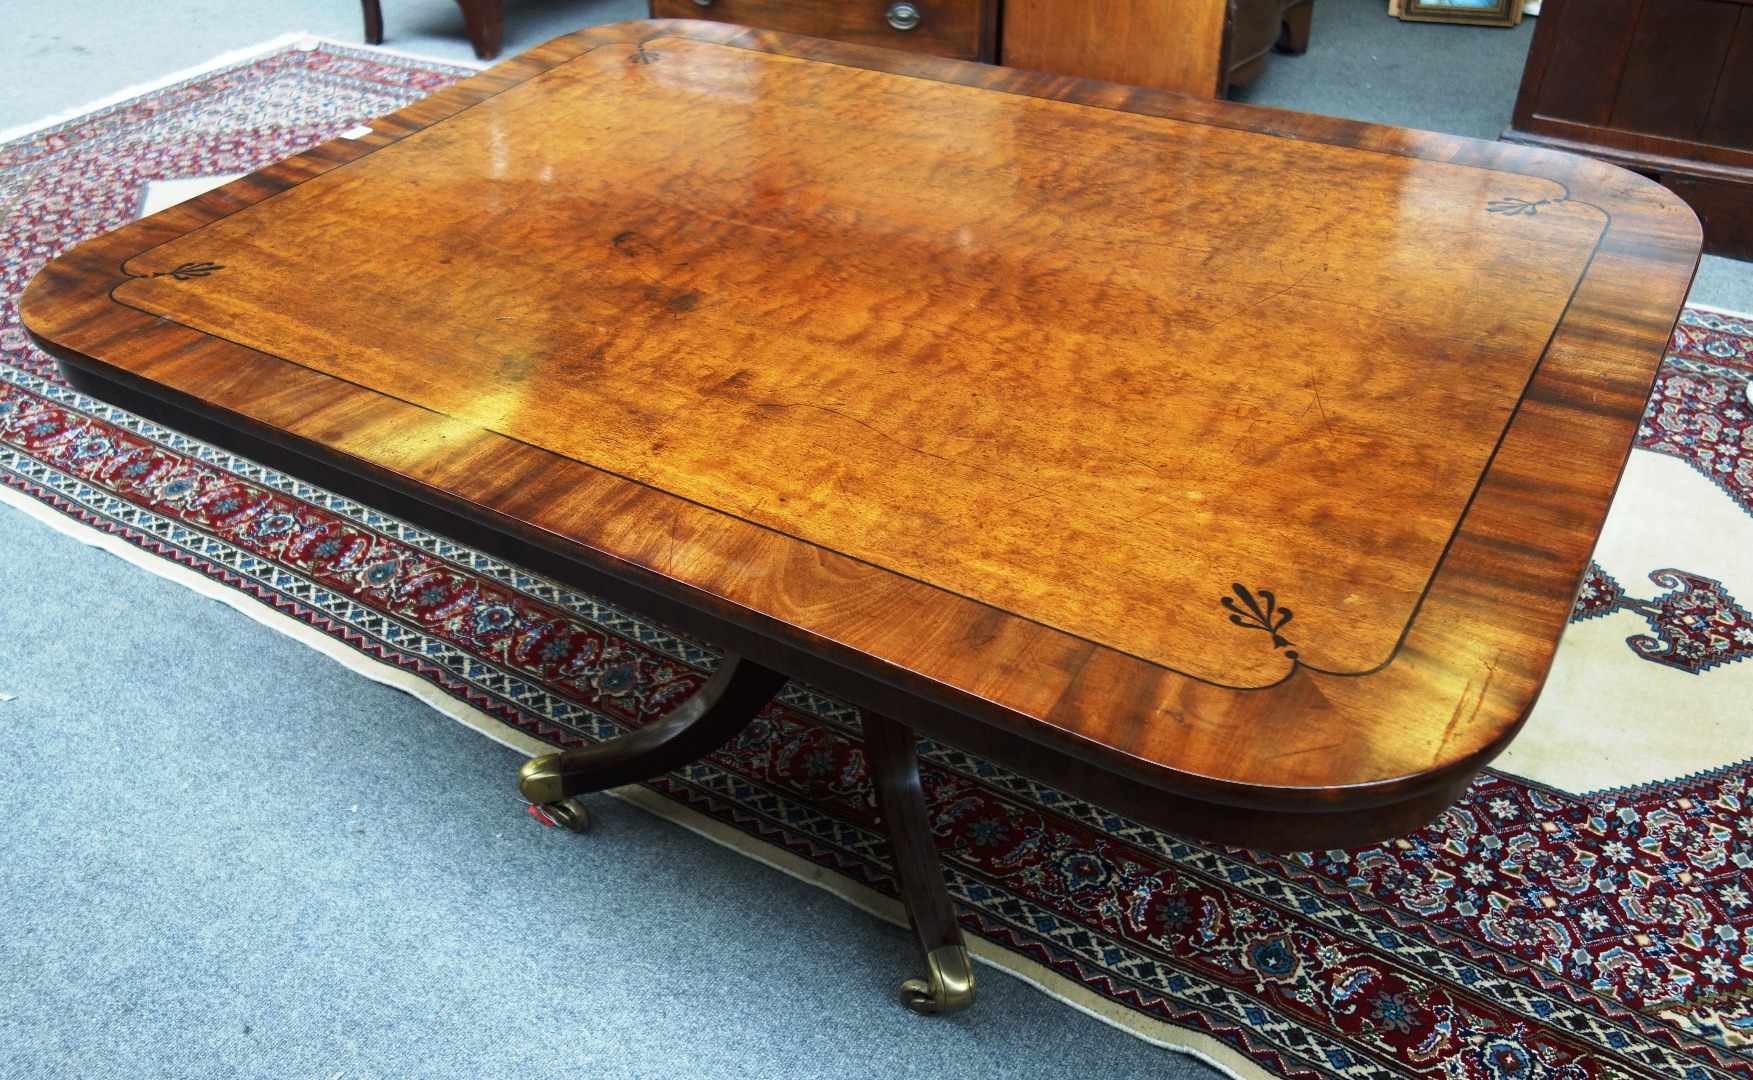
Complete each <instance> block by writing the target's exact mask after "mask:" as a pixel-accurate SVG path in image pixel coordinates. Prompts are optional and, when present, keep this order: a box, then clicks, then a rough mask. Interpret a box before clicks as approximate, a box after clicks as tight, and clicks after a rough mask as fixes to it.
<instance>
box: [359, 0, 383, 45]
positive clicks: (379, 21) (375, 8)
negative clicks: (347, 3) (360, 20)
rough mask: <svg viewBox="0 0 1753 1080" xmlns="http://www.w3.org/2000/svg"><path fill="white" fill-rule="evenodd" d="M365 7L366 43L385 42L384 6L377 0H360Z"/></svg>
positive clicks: (380, 43) (377, 43) (379, 43)
mask: <svg viewBox="0 0 1753 1080" xmlns="http://www.w3.org/2000/svg"><path fill="white" fill-rule="evenodd" d="M359 2H360V4H361V5H362V6H363V7H364V8H365V43H366V44H367V45H382V44H383V8H382V6H380V5H379V4H378V2H377V0H359Z"/></svg>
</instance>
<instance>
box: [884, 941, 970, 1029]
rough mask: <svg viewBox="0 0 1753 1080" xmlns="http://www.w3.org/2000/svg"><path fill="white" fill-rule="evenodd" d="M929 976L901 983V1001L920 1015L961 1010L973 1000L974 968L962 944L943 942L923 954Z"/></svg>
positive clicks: (933, 1014)
mask: <svg viewBox="0 0 1753 1080" xmlns="http://www.w3.org/2000/svg"><path fill="white" fill-rule="evenodd" d="M925 970H926V972H927V973H928V975H929V977H928V978H925V979H908V980H907V981H906V982H904V983H902V984H901V1004H903V1005H905V1006H907V1008H909V1009H911V1010H913V1011H914V1012H916V1013H918V1014H919V1015H921V1016H936V1015H938V1014H940V1013H953V1012H961V1011H962V1010H963V1009H965V1008H967V1007H968V1006H970V1005H972V1004H974V968H973V966H972V965H971V964H970V963H969V961H968V950H967V947H966V946H962V945H945V946H942V947H941V948H936V949H933V950H931V953H930V954H929V955H928V956H926V958H925Z"/></svg>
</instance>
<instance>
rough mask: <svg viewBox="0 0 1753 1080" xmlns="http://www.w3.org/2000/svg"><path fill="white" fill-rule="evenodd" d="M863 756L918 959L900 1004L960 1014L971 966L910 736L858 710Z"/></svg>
mask: <svg viewBox="0 0 1753 1080" xmlns="http://www.w3.org/2000/svg"><path fill="white" fill-rule="evenodd" d="M864 754H865V760H866V762H868V763H869V765H870V774H871V780H872V782H873V783H874V784H875V785H876V795H877V810H878V812H880V813H881V814H882V818H883V824H884V825H885V826H886V827H887V829H888V832H889V851H890V853H891V854H892V855H893V857H894V860H895V877H896V878H897V879H899V881H900V884H901V900H902V902H903V903H905V904H906V905H907V921H908V922H909V923H911V924H912V927H913V934H914V936H915V937H916V938H918V940H919V950H920V952H922V953H923V954H924V956H925V970H926V978H924V979H908V980H907V981H906V982H904V983H902V984H901V1004H903V1005H905V1006H907V1007H908V1008H909V1009H912V1010H913V1011H914V1012H916V1013H921V1014H924V1015H930V1014H933V1013H952V1012H960V1011H962V1010H963V1009H966V1008H967V1007H968V1006H970V1005H972V1004H974V969H973V967H972V965H971V964H970V963H969V960H968V947H967V946H966V945H965V944H963V943H962V928H961V927H960V926H958V925H957V924H956V911H955V908H954V906H953V905H952V904H951V903H950V893H949V889H947V888H946V887H945V886H944V880H943V867H942V866H940V865H939V864H938V861H937V844H936V843H935V842H934V841H933V840H932V835H931V821H930V818H929V817H928V816H927V812H926V809H925V792H924V790H923V789H921V788H920V786H919V744H918V739H917V736H915V735H914V734H913V729H912V728H910V727H908V726H906V725H905V724H899V723H896V722H895V721H893V720H890V719H888V718H887V717H883V716H878V715H877V714H875V713H873V712H869V711H866V712H865V714H864Z"/></svg>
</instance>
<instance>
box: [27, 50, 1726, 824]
mask: <svg viewBox="0 0 1753 1080" xmlns="http://www.w3.org/2000/svg"><path fill="white" fill-rule="evenodd" d="M374 127H375V132H374V134H372V135H370V136H368V137H366V138H364V139H362V140H359V141H356V142H347V141H337V142H333V143H329V144H326V145H324V146H322V147H319V148H317V149H316V150H313V151H311V152H309V153H307V154H304V155H300V156H299V157H297V158H294V159H292V160H291V161H288V162H286V163H283V164H281V165H278V166H275V167H273V168H271V169H268V170H265V171H263V172H261V173H257V174H255V175H253V176H251V177H248V178H245V179H243V180H240V181H237V182H235V183H233V184H230V185H227V186H226V187H225V188H223V189H221V190H219V191H217V192H215V193H212V194H209V195H207V196H204V197H202V198H200V199H197V200H195V201H193V202H191V203H188V204H185V205H183V206H181V207H177V208H175V209H173V210H170V211H167V212H165V213H163V214H160V215H158V216H156V217H154V218H151V219H149V220H147V221H145V222H141V223H138V224H136V225H133V226H129V227H127V228H124V229H122V230H119V231H118V232H116V233H112V234H110V235H108V236H106V237H103V238H101V239H99V240H96V241H93V242H91V243H88V244H86V245H84V246H82V247H80V248H79V249H77V250H75V251H74V252H72V253H70V254H68V255H67V256H64V257H63V258H61V259H60V260H58V261H57V262H55V263H54V264H52V265H51V266H50V267H49V268H48V270H46V271H45V272H44V274H43V275H42V276H41V277H39V278H38V279H37V281H35V282H34V283H33V284H32V286H31V287H30V289H29V291H28V292H27V294H26V297H25V301H24V317H25V321H26V324H27V326H28V327H29V329H30V330H31V332H32V333H33V334H34V335H36V337H37V338H38V339H39V340H40V341H42V342H43V344H44V345H45V347H46V348H49V349H50V350H51V351H53V352H55V353H56V354H57V355H59V356H60V357H61V358H62V359H63V361H64V363H65V365H66V369H67V371H68V373H69V377H70V378H71V379H73V380H74V381H75V382H76V383H77V384H78V385H81V386H84V387H86V388H88V389H90V390H92V391H93V392H96V393H101V394H104V395H106V396H110V397H112V398H113V399H117V400H121V401H124V402H126V403H129V404H130V407H138V408H139V409H140V410H141V411H144V412H147V413H148V414H149V415H154V416H158V417H160V418H163V419H168V420H170V421H171V422H183V423H186V424H187V425H188V426H189V427H191V428H193V429H195V430H196V431H197V432H198V433H201V434H204V435H206V436H208V437H212V438H216V439H218V440H219V441H222V442H226V443H227V444H228V445H244V444H247V445H249V446H250V447H251V448H252V450H253V451H254V452H256V453H258V455H259V456H264V457H267V458H269V459H270V460H274V461H277V462H280V463H284V464H285V467H287V468H289V469H290V470H291V471H294V472H302V473H303V474H304V475H309V476H311V477H312V478H313V479H320V480H322V481H323V482H325V483H329V484H331V485H332V486H337V487H340V488H342V489H343V490H346V491H348V492H349V493H357V494H359V495H360V496H361V497H370V498H371V499H372V500H373V501H374V502H375V503H376V504H378V505H386V506H393V507H395V508H396V509H397V512H400V513H405V514H407V515H408V516H410V517H413V518H414V519H415V520H418V521H421V522H423V523H427V524H430V525H432V526H433V527H437V528H446V529H448V530H450V531H451V532H452V533H453V534H460V535H461V536H462V537H463V538H465V539H468V540H470V541H471V542H476V543H479V544H481V545H482V546H484V547H487V548H488V549H489V550H494V551H498V552H501V553H505V554H508V555H510V556H512V557H516V558H519V559H521V560H522V561H524V562H526V563H530V564H532V565H535V566H537V567H538V568H542V569H547V570H549V571H550V572H554V573H557V574H560V575H562V576H565V577H566V578H567V580H570V581H573V582H574V583H576V584H579V585H581V586H584V587H588V588H592V589H596V590H598V591H601V592H604V593H606V594H608V595H609V596H611V597H612V598H616V599H621V600H624V601H626V602H632V603H635V604H637V605H640V606H642V607H644V608H645V609H646V610H648V611H651V612H652V613H653V614H656V615H659V616H660V617H663V618H666V619H668V620H670V621H672V622H675V623H677V624H678V625H681V626H683V627H685V628H688V629H691V630H694V631H696V632H699V633H702V634H704V635H706V636H707V637H709V638H712V639H714V640H717V641H720V642H722V643H723V644H725V645H726V646H728V647H731V648H734V649H736V650H737V651H738V652H739V653H741V654H743V655H745V656H748V657H750V658H751V660H753V661H755V662H758V663H760V664H762V665H765V666H767V667H771V668H774V669H775V670H779V671H784V672H785V673H787V674H788V675H792V676H794V677H798V678H802V679H806V680H808V681H811V682H814V683H816V684H818V685H821V686H823V687H824V688H825V689H828V690H831V691H834V692H836V693H840V694H844V695H846V696H848V697H850V698H852V699H853V700H855V701H858V702H859V703H860V704H863V705H866V706H869V707H871V708H873V709H876V710H879V711H881V712H884V713H886V714H888V715H894V716H901V717H905V718H906V721H907V723H908V724H910V725H911V726H914V727H917V728H918V729H920V730H921V731H923V732H925V733H927V734H930V735H934V736H941V737H943V738H945V739H946V740H947V741H950V742H955V743H960V744H962V745H966V746H968V747H969V748H970V749H975V750H978V751H979V752H982V753H987V754H990V755H991V756H993V757H995V758H997V759H999V760H1001V761H1005V762H1008V763H1010V764H1012V765H1014V766H1016V767H1019V768H1022V769H1024V770H1025V771H1029V772H1033V773H1035V774H1037V775H1039V776H1041V777H1042V778H1043V779H1046V780H1048V781H1053V782H1059V783H1062V784H1063V785H1064V786H1067V787H1069V788H1071V789H1072V790H1077V791H1081V792H1084V793H1086V794H1090V795H1092V796H1093V797H1095V798H1097V799H1098V800H1101V799H1103V798H1104V797H1105V796H1106V797H1109V802H1110V804H1113V805H1120V806H1121V807H1122V808H1123V809H1124V810H1125V812H1128V813H1133V814H1136V815H1137V816H1140V817H1143V818H1145V819H1146V820H1151V821H1154V822H1157V823H1159V824H1167V825H1171V826H1172V827H1177V828H1181V829H1183V830H1185V831H1191V832H1202V833H1204V834H1206V835H1212V836H1219V837H1223V838H1229V839H1236V840H1241V841H1244V842H1251V843H1257V844H1261V845H1263V846H1274V845H1283V846H1334V845H1335V844H1338V843H1341V842H1354V841H1358V840H1362V839H1375V838H1380V837H1381V836H1383V835H1386V834H1387V832H1389V831H1396V832H1397V831H1404V830H1405V829H1409V828H1412V827H1415V826H1416V825H1417V824H1420V823H1421V822H1422V821H1423V820H1428V818H1429V817H1430V816H1431V815H1434V814H1435V813H1436V812H1438V811H1439V810H1440V809H1441V808H1442V806H1443V805H1444V803H1445V802H1446V801H1447V800H1449V799H1452V798H1453V797H1454V796H1456V795H1457V794H1458V793H1459V791H1460V790H1461V789H1462V787H1464V785H1465V783H1466V781H1467V779H1468V778H1469V777H1470V776H1471V775H1472V774H1473V773H1474V772H1476V771H1477V770H1478V769H1479V768H1480V767H1481V766H1483V764H1484V763H1485V762H1486V761H1488V760H1489V759H1490V757H1491V756H1492V755H1494V754H1495V753H1496V752H1497V751H1499V750H1500V749H1502V747H1503V746H1504V745H1505V744H1506V743H1507V742H1508V740H1509V739H1510V738H1511V737H1512V736H1513V734H1514V732H1515V730H1516V727H1517V726H1518V725H1519V724H1520V722H1521V720H1522V718H1523V717H1524V716H1525V715H1526V712H1527V710H1528V708H1529V706H1530V705H1531V703H1532V701H1533V698H1534V696H1535V694H1536V693H1537V692H1538V690H1539V687H1540V683H1541V681H1542V679H1543V678H1544V677H1545V672H1546V669H1547V666H1548V664H1549V662H1550V660H1551V656H1552V651H1553V648H1554V647H1555V645H1556V643H1557V640H1558V636H1559V633H1560V631H1561V630H1562V628H1563V626H1564V623H1565V620H1566V617H1567V615H1568V612H1569V607H1570V602H1571V600H1572V598H1573V596H1574V594H1575V590H1576V588H1577V585H1578V582H1579V581H1580V579H1581V575H1582V572H1583V568H1584V566H1585V565H1586V562H1587V559H1588V555H1589V552H1590V549H1591V547H1592V544H1593V542H1594V538H1595V536H1596V534H1597V532H1598V530H1599V527H1600V523H1601V520H1602V518H1603V516H1604V515H1605V512H1606V507H1607V503H1608V500H1609V499H1610V497H1611V494H1612V491H1613V488H1614V484H1615V482H1616V480H1617V476H1618V472H1619V469H1620V467H1621V465H1622V464H1623V461H1624V458H1625V455H1626V453H1627V451H1628V449H1629V446H1630V441H1631V438H1632V435H1633V432H1634V429H1635V425H1636V422H1637V418H1638V416H1639V414H1640V412H1641V408H1642V404H1643V401H1644V398H1645V395H1646V393H1647V390H1648V386H1649V383H1650V380H1651V378H1652V377H1653V374H1654V371H1655V368H1656V365H1657V363H1658V361H1659V359H1660V356H1661V351H1662V347H1663V345H1664V343H1665V342H1666V340H1667V334H1668V331H1669V330H1670V328H1671V326H1672V323H1673V319H1674V317H1675V315H1676V313H1677V311H1678V308H1679V305H1680V302H1681V300H1682V298H1683V297H1684V295H1685V292H1686V287H1687V284H1688V281H1689V279H1690V275H1691V272H1692V268H1693V266H1694V264H1695V261H1696V256H1697V251H1698V229H1697V225H1696V222H1695V220H1694V219H1693V218H1692V216H1691V214H1690V213H1689V212H1688V211H1687V210H1686V209H1685V208H1684V206H1682V205H1681V204H1679V203H1678V201H1677V200H1675V199H1674V198H1673V197H1672V196H1670V195H1668V194H1667V193H1665V192H1663V191H1662V190H1661V189H1659V188H1657V187H1656V186H1655V185H1652V184H1649V183H1647V182H1644V181H1642V180H1640V179H1638V178H1637V177H1635V176H1632V175H1631V174H1628V173H1625V172H1621V171H1619V170H1616V169H1613V168H1611V167H1607V166H1604V165H1601V164H1599V163H1595V162H1590V161H1585V160H1582V159H1577V158H1572V157H1567V156H1562V155H1556V154H1551V153H1546V152H1543V151H1538V150H1533V149H1528V148H1520V147H1511V146H1504V145H1493V144H1486V143H1479V142H1474V141H1470V140H1465V139H1459V138H1450V137H1445V136H1437V135H1429V134H1423V133H1415V132H1406V131H1399V130H1395V129H1388V128H1380V127H1372V126H1369V125H1362V124H1355V123H1350V122H1345V121H1337V120H1329V119H1323V118H1316V117H1307V116H1299V115H1296V114H1288V113H1279V112H1274V111H1270V110H1263V109H1255V108H1249V107H1246V106H1237V105H1230V104H1225V103H1220V102H1207V101H1194V100H1191V99H1185V98H1178V97H1174V96H1170V95H1163V94H1156V93H1152V92H1148V91H1142V90H1128V89H1125V88H1121V87H1115V86H1108V85H1105V84H1099V83H1088V82H1081V81H1078V80H1071V79H1064V78H1054V77H1048V76H1039V75H1028V74H1025V73H1020V72H1009V71H1005V70H1002V69H995V68H987V67H980V66H976V65H970V64H962V63H958V62H955V61H950V60H940V59H935V58H929V57H919V56H906V55H901V54H894V53H884V52H881V51H877V50H870V49H863V48H859V47H856V46H850V45H837V44H832V43H827V42H816V41H805V40H802V39H796V38H788V37H786V36H784V35H779V34H771V33H762V32H744V31H742V30H740V29H739V28H736V27H730V26H723V25H717V24H699V23H645V24H627V25H623V26H619V27H608V28H601V29H597V30H591V31H584V32H581V33H579V34H575V35H572V36H570V37H567V38H562V39H560V40H558V41H556V42H553V43H551V44H549V45H547V46H544V47H543V48H541V49H537V50H535V51H533V52H531V53H527V54H525V55H524V56H522V57H519V58H517V59H516V60H513V61H511V62H509V63H507V64H504V65H501V66H500V67H498V68H495V69H493V70H492V71H490V72H487V73H485V74H483V75H481V76H479V77H477V78H474V79H471V80H469V81H467V82H465V83H463V84H460V85H458V86H456V87H454V88H452V89H450V90H447V91H445V92H443V93H441V94H439V95H437V96H435V97H433V98H432V99H430V100H428V101H425V102H421V103H419V104H417V105H415V106H412V107H410V108H409V109H406V110H403V111H402V112H401V113H398V114H396V115H395V116H393V117H390V118H386V119H385V120H383V121H380V122H378V123H377V124H376V125H374ZM294 466H298V467H296V468H295V467H294Z"/></svg>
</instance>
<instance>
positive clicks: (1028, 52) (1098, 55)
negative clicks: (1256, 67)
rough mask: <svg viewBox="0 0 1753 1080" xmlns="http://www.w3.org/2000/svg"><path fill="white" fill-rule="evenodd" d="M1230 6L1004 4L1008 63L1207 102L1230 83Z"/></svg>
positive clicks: (1147, 1)
mask: <svg viewBox="0 0 1753 1080" xmlns="http://www.w3.org/2000/svg"><path fill="white" fill-rule="evenodd" d="M1228 15H1229V4H1228V3H1226V2H1225V0H1135V2H1116V3H1102V4H1087V3H1066V2H1064V0H1005V4H1004V34H1003V39H1002V44H1001V50H1002V53H1001V55H1002V60H1001V61H1000V62H1001V63H1003V64H1005V65H1006V66H1009V67H1015V68H1025V69H1027V70H1030V71H1044V72H1048V73H1050V74H1062V75H1076V76H1079V77H1081V78H1086V79H1101V80H1104V81H1107V82H1116V83H1127V84H1130V85H1133V86H1143V87H1148V88H1150V89H1153V90H1168V91H1172V92H1174V93H1179V94H1194V95H1197V96H1200V97H1221V96H1223V93H1224V88H1225V87H1226V85H1227V84H1228V80H1229V72H1228V62H1227V57H1228V56H1229V48H1228V38H1229V34H1230V28H1229V26H1228V25H1227V23H1226V20H1227V18H1228Z"/></svg>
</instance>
